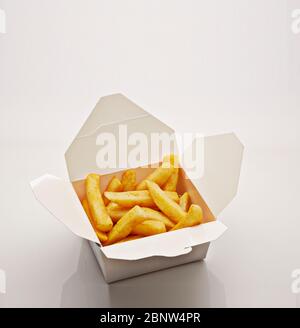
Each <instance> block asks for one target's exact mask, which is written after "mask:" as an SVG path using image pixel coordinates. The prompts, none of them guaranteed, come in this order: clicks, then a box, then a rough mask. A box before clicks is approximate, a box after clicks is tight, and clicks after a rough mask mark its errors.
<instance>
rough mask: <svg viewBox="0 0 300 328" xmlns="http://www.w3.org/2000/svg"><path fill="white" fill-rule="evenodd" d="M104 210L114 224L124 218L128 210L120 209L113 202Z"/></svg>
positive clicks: (120, 207)
mask: <svg viewBox="0 0 300 328" xmlns="http://www.w3.org/2000/svg"><path fill="white" fill-rule="evenodd" d="M106 209H107V212H108V215H109V216H110V217H111V218H112V220H113V222H114V223H116V222H117V221H118V220H120V219H121V217H122V216H124V215H125V214H126V213H127V212H128V211H129V209H128V208H125V207H122V206H120V205H119V204H117V203H113V202H110V203H109V204H108V205H107V207H106Z"/></svg>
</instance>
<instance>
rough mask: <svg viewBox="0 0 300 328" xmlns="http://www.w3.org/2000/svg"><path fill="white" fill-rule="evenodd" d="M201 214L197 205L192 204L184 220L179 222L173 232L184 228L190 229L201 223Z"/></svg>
mask: <svg viewBox="0 0 300 328" xmlns="http://www.w3.org/2000/svg"><path fill="white" fill-rule="evenodd" d="M202 218H203V212H202V209H201V207H200V206H199V205H195V204H192V205H191V206H190V209H189V211H188V213H187V215H186V217H185V218H183V219H182V220H180V221H179V222H178V223H177V224H176V226H175V227H174V228H172V229H171V231H173V230H178V229H182V228H186V227H192V226H194V225H197V224H200V223H201V222H202Z"/></svg>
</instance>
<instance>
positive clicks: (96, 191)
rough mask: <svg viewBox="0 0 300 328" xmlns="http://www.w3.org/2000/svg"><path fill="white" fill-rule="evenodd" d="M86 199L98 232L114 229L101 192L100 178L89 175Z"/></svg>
mask: <svg viewBox="0 0 300 328" xmlns="http://www.w3.org/2000/svg"><path fill="white" fill-rule="evenodd" d="M85 186H86V197H87V201H88V204H89V208H90V211H91V214H92V218H93V221H94V224H95V228H96V229H97V230H98V231H102V232H107V231H110V230H111V229H112V226H113V222H112V220H111V218H110V217H109V215H108V213H107V211H106V207H105V205H104V202H103V199H102V195H101V192H100V176H99V175H98V174H94V173H92V174H89V175H88V176H87V178H86V181H85Z"/></svg>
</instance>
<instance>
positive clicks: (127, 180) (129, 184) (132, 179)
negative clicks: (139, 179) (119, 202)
mask: <svg viewBox="0 0 300 328" xmlns="http://www.w3.org/2000/svg"><path fill="white" fill-rule="evenodd" d="M122 185H123V188H124V189H123V190H124V191H132V190H135V186H136V172H135V170H127V171H125V172H124V173H123V175H122ZM109 191H118V190H109Z"/></svg>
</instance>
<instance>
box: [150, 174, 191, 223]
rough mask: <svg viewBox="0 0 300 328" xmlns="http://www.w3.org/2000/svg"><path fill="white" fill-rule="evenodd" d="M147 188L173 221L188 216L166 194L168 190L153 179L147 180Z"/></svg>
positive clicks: (156, 202) (158, 205) (160, 207)
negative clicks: (163, 188) (164, 189)
mask: <svg viewBox="0 0 300 328" xmlns="http://www.w3.org/2000/svg"><path fill="white" fill-rule="evenodd" d="M146 184H147V188H148V190H149V192H150V194H151V197H152V198H153V200H154V202H155V204H156V205H157V207H158V208H159V209H160V210H161V211H162V212H163V213H164V214H165V215H167V216H168V217H169V218H170V219H171V220H172V221H174V222H176V223H177V222H179V221H180V220H183V219H184V218H185V217H186V214H187V213H186V212H184V210H183V209H182V208H181V207H180V206H179V205H178V204H177V203H176V202H174V201H173V200H172V199H170V198H169V197H167V196H166V194H165V193H166V191H163V190H161V188H160V187H159V186H158V185H157V184H156V183H155V182H153V181H148V180H147V181H146Z"/></svg>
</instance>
